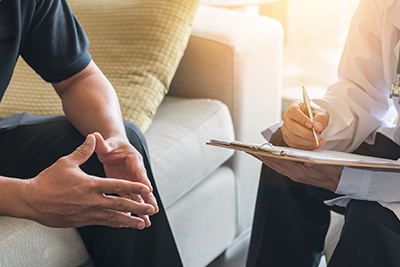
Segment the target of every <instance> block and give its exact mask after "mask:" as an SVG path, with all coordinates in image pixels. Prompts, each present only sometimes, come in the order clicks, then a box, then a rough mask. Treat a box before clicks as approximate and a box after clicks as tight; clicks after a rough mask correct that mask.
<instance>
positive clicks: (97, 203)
mask: <svg viewBox="0 0 400 267" xmlns="http://www.w3.org/2000/svg"><path fill="white" fill-rule="evenodd" d="M96 138H97V137H95V136H94V135H88V136H87V138H86V141H85V142H84V143H83V144H82V145H81V146H80V147H78V148H77V149H76V150H75V151H74V152H73V153H71V154H70V155H68V156H65V157H62V158H60V159H59V160H58V161H57V162H56V163H54V164H53V165H52V166H50V167H49V168H47V169H46V170H44V171H43V172H41V173H40V174H39V175H38V176H36V177H35V178H32V179H29V180H25V181H24V182H25V186H24V192H23V194H22V196H21V197H23V198H24V203H25V205H24V206H25V207H26V210H25V214H24V215H25V216H24V217H26V218H29V219H32V220H35V221H37V222H39V223H41V224H44V225H47V226H51V227H81V226H85V225H106V226H112V227H132V228H136V229H143V228H144V227H146V222H145V221H144V220H143V219H142V218H139V217H134V216H130V213H134V214H138V215H142V216H143V215H146V216H147V215H152V214H154V213H155V208H154V206H153V205H150V204H146V203H140V202H137V201H134V200H131V199H127V198H122V197H115V196H110V195H106V194H126V193H128V194H131V195H135V196H140V195H142V196H143V197H144V198H145V199H148V198H149V195H150V194H151V189H150V188H149V186H148V185H145V184H143V183H135V182H131V181H125V180H120V179H113V178H121V177H113V178H111V177H110V178H98V177H94V176H90V175H87V174H85V173H84V172H83V171H82V170H81V169H80V168H79V166H80V165H81V164H83V163H84V162H85V161H87V160H88V159H89V157H90V156H91V155H92V154H93V152H94V150H95V147H96Z"/></svg>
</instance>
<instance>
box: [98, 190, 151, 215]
mask: <svg viewBox="0 0 400 267" xmlns="http://www.w3.org/2000/svg"><path fill="white" fill-rule="evenodd" d="M98 205H99V206H100V207H101V208H105V209H110V210H115V211H121V212H130V213H133V214H137V215H153V214H154V213H155V209H154V207H153V206H152V205H150V204H147V203H140V202H137V201H133V200H130V199H127V198H123V197H116V196H109V195H107V196H104V198H103V200H102V201H101V202H99V203H98Z"/></svg>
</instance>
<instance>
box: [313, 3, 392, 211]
mask: <svg viewBox="0 0 400 267" xmlns="http://www.w3.org/2000/svg"><path fill="white" fill-rule="evenodd" d="M399 41H400V0H398V1H397V0H361V2H360V4H359V7H358V9H357V11H356V13H355V15H354V17H353V19H352V22H351V26H350V30H349V33H348V38H347V41H346V44H345V48H344V50H343V54H342V58H341V61H340V64H339V69H338V77H339V78H338V81H337V82H336V83H334V84H332V85H330V86H329V88H328V90H327V93H326V94H325V96H324V97H323V98H320V99H313V101H314V102H315V103H317V104H318V105H319V106H320V107H322V108H323V109H326V110H327V111H328V112H329V114H330V122H329V126H328V127H327V129H326V130H325V131H324V132H323V133H322V137H323V138H324V139H325V140H326V141H327V142H326V145H325V146H324V149H332V150H339V151H347V152H351V151H353V150H355V149H356V148H357V147H358V146H359V145H360V144H361V143H362V142H363V141H366V142H368V143H373V141H374V138H375V134H376V132H381V133H383V134H385V135H386V136H388V137H389V138H391V139H392V140H394V141H395V142H397V143H398V144H400V130H399V125H397V126H396V125H395V124H393V122H394V120H395V118H396V116H397V114H398V111H399V104H398V99H397V98H394V99H390V98H389V95H390V85H391V83H393V82H395V81H396V69H397V64H398V57H399V49H400V42H399ZM336 192H337V193H338V194H343V195H346V196H345V197H342V198H336V199H334V200H331V201H327V202H326V203H327V204H336V205H343V206H345V205H346V204H347V203H348V201H349V200H350V199H352V198H354V199H364V200H371V201H378V202H379V203H381V204H382V205H383V206H386V207H388V208H390V209H392V210H393V211H394V212H395V213H396V215H397V216H398V217H399V218H400V173H393V172H376V171H375V172H374V171H371V170H360V169H355V168H348V167H345V168H344V171H343V173H342V176H341V179H340V182H339V186H338V188H337V191H336Z"/></svg>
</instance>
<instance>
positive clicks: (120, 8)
mask: <svg viewBox="0 0 400 267" xmlns="http://www.w3.org/2000/svg"><path fill="white" fill-rule="evenodd" d="M68 2H69V4H70V6H71V9H72V11H73V12H74V14H75V15H76V16H77V18H78V20H79V21H80V22H81V24H82V26H83V28H84V30H85V32H86V34H87V35H88V37H89V40H90V42H91V45H90V47H89V51H90V53H91V54H92V57H93V60H94V61H95V62H96V64H97V65H98V66H99V67H100V69H101V70H102V71H103V72H104V74H105V75H106V76H107V78H108V79H109V80H110V82H111V83H112V84H113V86H114V88H115V90H116V91H117V94H118V97H119V100H120V103H121V109H122V113H123V117H124V118H125V119H127V120H130V121H132V122H134V123H136V124H137V125H138V126H139V127H140V128H141V130H142V131H146V130H147V128H148V127H149V125H150V124H151V120H152V118H153V116H154V114H155V112H156V110H157V108H158V106H159V105H160V103H161V101H162V100H163V98H164V96H165V94H166V93H167V92H168V88H169V85H170V83H171V80H172V78H173V76H174V74H175V71H176V69H177V67H178V64H179V62H180V60H181V58H182V56H183V53H184V51H185V49H186V45H187V42H188V39H189V36H190V26H191V24H192V22H193V20H194V17H195V14H196V11H197V8H198V6H199V3H200V2H201V0H69V1H68ZM24 111H28V112H30V113H32V114H36V115H53V114H62V108H61V104H60V100H59V99H58V97H57V95H56V94H55V92H54V91H53V89H52V87H51V85H49V84H46V83H45V82H43V81H42V80H41V79H40V77H39V76H38V75H37V74H35V73H34V72H33V71H32V70H30V68H29V67H28V66H27V65H26V64H25V62H23V61H22V60H19V62H18V64H17V68H16V71H15V74H14V77H13V79H12V81H11V83H10V87H9V89H8V90H7V92H6V94H5V96H4V99H3V101H2V103H1V105H0V116H1V117H3V116H9V115H13V114H16V113H21V112H24Z"/></svg>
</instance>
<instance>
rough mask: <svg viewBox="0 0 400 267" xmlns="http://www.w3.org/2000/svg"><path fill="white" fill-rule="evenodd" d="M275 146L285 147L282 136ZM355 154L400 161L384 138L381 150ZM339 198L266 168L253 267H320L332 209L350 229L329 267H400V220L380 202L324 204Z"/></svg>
mask: <svg viewBox="0 0 400 267" xmlns="http://www.w3.org/2000/svg"><path fill="white" fill-rule="evenodd" d="M271 142H272V143H273V144H276V145H281V146H282V145H285V144H284V142H283V140H282V136H281V133H280V131H278V132H277V133H276V134H275V135H274V136H273V138H272V139H271ZM354 153H357V154H363V155H371V156H378V157H383V158H391V159H398V158H400V147H399V146H398V145H397V144H395V143H394V142H392V141H391V140H390V139H388V138H387V137H385V136H383V135H380V134H378V135H377V138H376V142H375V144H373V145H368V144H366V143H363V144H362V145H361V146H360V147H359V148H358V149H357V150H356V151H354ZM399 179H400V177H399ZM399 190H400V188H399ZM336 196H337V195H336V194H334V193H332V192H330V191H328V190H325V189H321V188H316V187H313V186H308V185H304V184H300V183H296V182H293V181H292V180H290V179H289V178H287V177H285V176H283V175H281V174H279V173H277V172H275V171H273V170H272V169H270V168H268V167H267V166H265V165H263V168H262V171H261V176H260V184H259V189H258V196H257V203H256V210H255V215H254V222H253V230H252V235H251V241H250V247H249V253H248V258H247V266H248V267H255V266H257V267H261V266H262V267H312V266H313V267H314V266H318V263H319V261H320V258H321V255H322V252H323V248H324V240H325V235H326V233H327V230H328V227H329V223H330V209H333V210H334V211H336V212H339V213H342V214H344V215H345V224H344V227H343V230H342V233H341V236H340V241H339V243H338V245H337V247H336V249H335V251H334V253H333V255H332V258H331V260H330V262H329V265H328V266H329V267H353V266H354V267H381V266H382V267H392V266H393V267H395V266H396V267H398V266H400V221H399V220H398V218H397V217H396V215H395V214H394V213H393V212H392V211H390V210H389V209H387V208H384V207H383V206H381V205H380V204H378V203H376V202H368V201H360V200H351V201H350V203H349V204H348V205H347V207H346V208H343V207H337V206H334V207H329V206H326V205H325V204H324V203H323V201H324V200H327V199H332V198H334V197H336Z"/></svg>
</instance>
